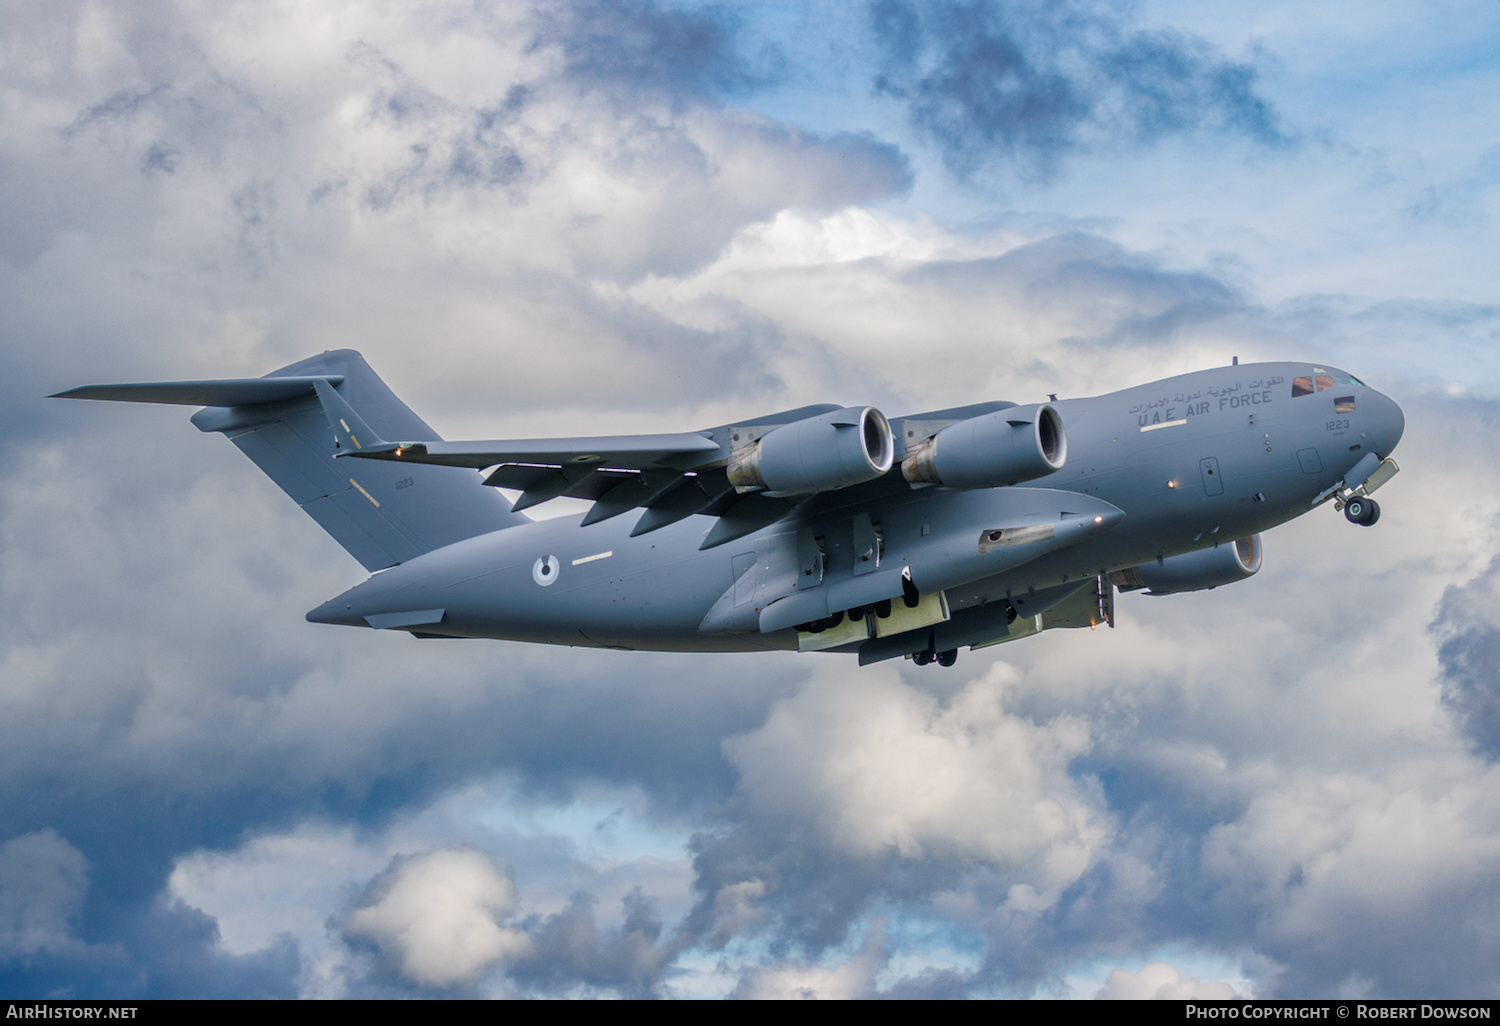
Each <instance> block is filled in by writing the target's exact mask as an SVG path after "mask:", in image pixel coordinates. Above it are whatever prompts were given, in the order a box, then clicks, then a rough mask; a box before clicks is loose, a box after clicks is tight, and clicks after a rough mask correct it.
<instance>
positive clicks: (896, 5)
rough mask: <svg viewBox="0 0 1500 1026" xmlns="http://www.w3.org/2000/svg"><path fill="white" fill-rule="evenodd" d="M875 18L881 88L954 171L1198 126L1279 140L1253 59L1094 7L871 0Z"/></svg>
mask: <svg viewBox="0 0 1500 1026" xmlns="http://www.w3.org/2000/svg"><path fill="white" fill-rule="evenodd" d="M870 19H871V25H872V29H873V31H874V33H875V35H876V38H877V40H878V41H879V45H880V47H881V49H882V52H883V63H882V67H881V72H880V74H879V77H878V78H877V79H876V82H875V84H876V89H877V91H878V92H880V93H883V94H886V95H889V96H891V97H894V98H895V99H897V100H899V101H901V102H902V103H903V104H905V105H906V108H907V111H908V114H909V117H910V119H911V122H912V124H913V126H914V127H915V128H916V129H917V130H918V131H919V132H921V133H922V134H923V135H925V136H926V137H928V138H930V139H931V140H932V141H933V142H934V143H936V144H937V146H938V147H939V149H940V150H941V152H942V154H943V157H944V160H945V161H946V163H947V165H948V167H949V168H950V170H952V171H953V172H954V173H955V174H958V175H959V176H961V177H970V176H972V175H974V174H976V173H979V172H980V171H983V170H993V169H994V168H996V167H997V166H998V165H999V164H1000V163H1001V162H1010V164H1011V167H1012V168H1013V170H1016V171H1019V172H1020V173H1022V174H1023V175H1034V176H1037V177H1041V178H1048V177H1051V176H1053V175H1055V174H1056V173H1057V171H1058V169H1059V166H1060V164H1061V162H1062V160H1063V159H1064V158H1066V157H1067V156H1068V155H1069V154H1070V153H1073V152H1075V151H1080V150H1091V149H1101V148H1103V149H1109V148H1114V147H1118V146H1122V145H1143V144H1149V143H1151V142H1154V141H1156V140H1158V139H1160V138H1162V137H1165V136H1169V135H1179V134H1185V133H1191V132H1198V131H1214V132H1223V133H1226V134H1232V135H1242V136H1245V137H1248V138H1250V139H1252V140H1254V141H1256V142H1258V143H1262V144H1275V143H1280V142H1282V141H1284V137H1283V136H1282V134H1281V132H1280V130H1279V128H1278V127H1277V117H1276V114H1275V112H1274V111H1273V110H1272V108H1271V107H1270V105H1269V104H1268V103H1267V102H1266V101H1265V100H1264V99H1262V98H1261V97H1260V96H1258V95H1257V94H1256V92H1255V80H1256V75H1257V73H1256V71H1255V69H1254V68H1253V67H1251V66H1250V65H1248V64H1243V63H1237V62H1234V61H1231V60H1229V59H1227V58H1226V57H1224V56H1223V55H1222V54H1220V53H1218V52H1217V51H1215V50H1214V48H1212V47H1211V46H1209V45H1208V44H1207V43H1206V42H1204V41H1203V40H1201V39H1197V38H1194V37H1192V36H1188V35H1184V34H1182V33H1178V32H1172V31H1165V30H1158V31H1132V30H1131V29H1130V28H1129V26H1128V25H1127V24H1126V22H1125V20H1124V18H1123V17H1121V16H1119V15H1117V14H1115V13H1114V12H1112V11H1110V10H1109V9H1108V8H1106V7H1104V6H1102V5H1091V4H1082V3H1064V4H1057V3H1018V4H1005V5H999V4H988V3H979V2H953V0H950V2H944V3H941V4H926V3H910V2H906V0H873V2H872V3H871V5H870Z"/></svg>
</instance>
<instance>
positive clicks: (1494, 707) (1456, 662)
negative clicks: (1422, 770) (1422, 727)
mask: <svg viewBox="0 0 1500 1026" xmlns="http://www.w3.org/2000/svg"><path fill="white" fill-rule="evenodd" d="M1428 630H1429V631H1431V632H1432V634H1433V635H1434V636H1435V637H1436V638H1437V641H1438V659H1439V660H1440V661H1441V663H1442V685H1443V705H1445V706H1446V707H1447V708H1448V709H1449V711H1451V712H1452V714H1453V716H1454V718H1455V719H1456V720H1457V721H1458V722H1459V725H1460V727H1461V728H1462V730H1463V731H1464V733H1465V734H1466V735H1467V736H1468V737H1469V739H1470V740H1471V741H1472V742H1473V743H1474V746H1475V748H1476V749H1477V750H1478V751H1479V752H1480V753H1481V754H1482V755H1483V756H1484V758H1485V759H1486V760H1487V761H1490V762H1494V761H1495V760H1496V759H1497V758H1500V557H1496V558H1495V559H1492V560H1491V561H1490V565H1489V566H1488V567H1486V568H1485V570H1484V572H1483V573H1481V574H1480V575H1479V576H1478V577H1475V578H1474V579H1473V580H1471V581H1469V582H1467V583H1465V584H1450V585H1449V586H1448V588H1447V590H1445V591H1444V592H1443V601H1442V603H1441V604H1440V605H1439V606H1438V614H1437V618H1436V619H1434V620H1433V622H1432V624H1431V626H1430V627H1429V628H1428Z"/></svg>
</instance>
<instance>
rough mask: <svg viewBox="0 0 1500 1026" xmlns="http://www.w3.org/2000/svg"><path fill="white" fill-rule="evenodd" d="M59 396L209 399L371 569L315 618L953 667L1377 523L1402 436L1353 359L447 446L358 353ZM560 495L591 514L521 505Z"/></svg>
mask: <svg viewBox="0 0 1500 1026" xmlns="http://www.w3.org/2000/svg"><path fill="white" fill-rule="evenodd" d="M59 396H60V397H64V398H72V399H112V400H121V401H125V402H146V403H177V404H183V405H191V406H202V407H204V409H201V410H199V411H198V412H197V413H195V414H194V415H193V418H192V421H193V423H194V424H195V425H196V426H197V427H198V429H199V430H200V431H217V432H220V433H221V434H224V435H227V436H228V437H229V439H230V440H231V441H232V442H234V444H235V445H237V446H239V448H240V450H241V451H242V452H244V453H245V455H247V456H249V457H250V459H252V460H253V461H255V463H256V464H257V465H258V466H259V467H260V468H261V470H263V471H265V472H266V474H268V475H269V476H270V477H271V479H272V480H273V481H275V482H276V484H278V485H279V486H281V488H282V490H284V491H285V492H286V493H287V494H288V495H290V496H291V497H292V499H293V500H294V501H296V502H297V504H298V505H300V506H301V507H302V508H303V509H304V510H306V511H307V513H308V514H309V515H310V516H311V517H312V518H313V519H314V520H315V521H317V522H318V524H319V525H320V526H321V527H322V528H323V529H324V530H325V531H327V532H328V533H329V534H331V535H332V536H333V537H334V540H336V541H337V542H338V543H339V544H340V545H342V546H343V547H344V548H345V549H346V550H347V551H348V552H349V554H350V555H352V556H353V557H354V558H355V559H357V560H359V562H360V563H362V564H363V565H364V567H365V569H366V570H368V571H370V572H372V574H373V576H371V577H370V579H369V580H367V581H365V582H364V583H363V584H360V585H357V586H355V587H353V588H351V589H350V590H348V591H346V592H345V593H344V594H342V595H339V596H338V597H337V598H333V599H330V600H329V601H327V602H325V603H323V604H322V605H320V606H318V607H317V608H316V609H314V610H312V611H311V612H310V613H308V614H307V619H309V620H311V621H313V622H315V623H329V624H348V625H351V626H358V627H373V628H376V629H382V630H400V631H407V632H409V633H411V634H413V635H415V636H417V637H419V638H505V639H510V640H515V641H533V642H541V643H545V644H554V645H585V646H593V647H600V648H619V649H650V650H658V651H690V652H746V651H757V650H766V649H797V650H800V651H829V652H849V653H858V656H859V661H860V663H861V664H867V663H873V662H878V661H880V660H883V659H892V658H899V657H909V658H912V659H914V660H915V661H916V662H917V663H920V664H926V663H930V662H933V661H934V660H936V661H937V662H938V663H940V664H941V665H943V666H951V665H952V664H953V662H954V660H955V659H956V658H957V654H958V650H959V649H960V648H962V647H965V646H967V647H969V648H980V647H983V646H986V645H992V644H997V643H999V642H1003V641H1011V640H1014V639H1016V638H1020V637H1025V636H1027V635H1030V634H1035V633H1036V632H1038V631H1041V630H1046V629H1048V628H1054V627H1094V626H1098V625H1100V624H1109V625H1110V626H1113V625H1114V604H1115V603H1114V597H1115V591H1116V589H1118V590H1120V591H1131V590H1135V589H1140V588H1146V589H1149V591H1148V594H1152V595H1170V594H1173V593H1175V592H1185V591H1199V590H1203V589H1206V588H1214V587H1217V586H1219V585H1223V584H1231V583H1233V582H1235V581H1241V580H1244V579H1245V578H1247V577H1250V576H1251V575H1253V574H1254V573H1255V572H1256V571H1257V570H1259V569H1260V565H1261V560H1262V558H1263V552H1262V548H1261V539H1260V532H1262V531H1265V530H1267V529H1268V528H1271V527H1275V526H1276V525H1277V524H1282V523H1285V522H1286V521H1288V520H1291V519H1292V518H1294V517H1297V516H1300V515H1302V514H1303V513H1306V512H1308V511H1309V510H1311V509H1313V508H1314V507H1317V506H1319V505H1322V504H1324V503H1328V502H1331V503H1332V504H1333V506H1334V508H1336V509H1340V510H1342V511H1343V513H1344V515H1345V516H1346V517H1347V518H1348V519H1349V520H1350V521H1351V522H1353V523H1356V524H1362V525H1365V526H1369V525H1372V524H1374V523H1375V521H1376V519H1377V518H1378V517H1379V516H1380V509H1379V507H1378V506H1377V505H1376V504H1375V502H1374V501H1373V500H1371V499H1370V498H1369V497H1368V496H1369V494H1370V493H1371V492H1373V491H1375V489H1376V488H1378V487H1380V486H1381V485H1382V484H1384V483H1385V482H1386V481H1388V480H1389V479H1390V478H1391V477H1392V476H1393V475H1394V474H1395V473H1396V472H1397V469H1398V468H1397V466H1396V464H1395V461H1393V460H1392V459H1391V458H1390V453H1391V450H1392V449H1394V448H1395V446H1396V443H1397V442H1398V441H1399V440H1400V438H1401V434H1402V431H1403V429H1404V427H1405V420H1404V418H1403V416H1402V414H1401V409H1400V407H1398V406H1397V405H1396V403H1395V402H1393V401H1392V400H1390V399H1389V398H1387V397H1386V396H1384V395H1382V394H1380V393H1379V392H1377V391H1375V390H1374V389H1372V388H1369V387H1367V386H1365V385H1364V383H1363V382H1361V381H1359V380H1358V379H1357V378H1355V377H1353V376H1352V375H1349V374H1345V373H1344V372H1343V371H1340V370H1338V369H1336V368H1333V367H1319V366H1315V365H1313V364H1310V363H1262V364H1247V365H1244V366H1241V365H1239V364H1238V360H1236V362H1235V365H1232V366H1229V367H1218V368H1215V369H1213V370H1205V371H1199V372H1197V373H1193V374H1184V375H1182V376H1180V377H1175V378H1167V379H1165V380H1163V381H1157V382H1153V383H1151V384H1149V385H1139V386H1137V387H1135V388H1127V389H1125V390H1124V391H1120V392H1111V393H1109V394H1108V395H1102V396H1097V397H1094V398H1091V399H1065V400H1057V399H1056V398H1055V397H1053V399H1052V401H1050V402H1045V403H1032V404H1028V405H1017V404H1015V403H1009V402H989V403H980V404H977V405H973V406H963V407H957V408H954V409H946V410H933V411H930V412H927V413H918V414H915V415H913V416H909V417H901V418H898V419H892V420H888V419H887V418H886V417H885V416H884V415H883V414H882V413H881V412H880V411H879V410H877V409H875V408H874V407H872V406H863V407H847V408H845V407H838V406H831V405H824V406H805V407H802V408H801V409H796V410H787V411H784V412H781V413H773V414H769V415H766V416H757V417H747V418H745V419H743V420H740V421H737V422H736V423H734V424H727V425H723V426H720V427H714V428H708V429H706V430H702V431H691V432H685V433H681V434H656V435H618V436H600V437H592V438H540V439H529V440H521V441H482V442H445V441H443V440H442V439H440V438H439V437H438V436H437V435H436V433H434V432H433V430H432V429H431V428H429V427H428V426H427V425H426V424H425V423H423V422H422V420H421V419H420V418H419V417H417V416H416V414H414V413H413V412H412V411H411V410H410V409H409V408H408V407H407V406H406V405H405V404H404V403H403V402H401V400H399V399H397V398H396V396H395V394H394V393H392V392H391V390H390V389H389V388H388V387H387V386H386V384H385V382H383V381H382V380H381V379H380V378H379V377H378V376H377V375H376V374H375V372H374V371H373V370H371V369H370V367H369V365H368V364H366V363H365V361H364V358H363V357H361V356H360V354H358V353H356V352H353V351H351V350H338V351H334V352H327V353H323V354H322V355H320V356H314V357H311V358H310V359H307V360H302V361H300V362H298V363H294V364H292V365H291V366H288V367H283V368H282V369H281V370H277V371H273V372H272V373H270V374H268V375H267V376H265V377H263V378H245V379H240V378H236V379H228V380H217V381H179V382H150V383H140V384H117V385H89V386H85V387H82V388H75V389H71V390H69V391H66V392H61V393H59ZM501 488H504V489H509V490H512V491H518V492H520V497H519V498H518V499H516V500H515V501H514V502H513V503H508V502H507V500H506V498H505V496H503V495H502V494H501V492H500V491H499V489H501ZM559 496H571V497H574V498H580V499H588V500H591V501H592V502H593V506H592V507H591V508H590V509H589V510H588V512H587V513H584V514H582V515H581V516H570V517H562V518H557V519H552V520H542V521H533V520H531V519H530V518H528V517H524V516H522V515H521V511H522V510H524V509H527V508H529V507H531V506H535V505H537V504H538V503H541V502H545V501H547V500H549V499H553V498H556V497H559Z"/></svg>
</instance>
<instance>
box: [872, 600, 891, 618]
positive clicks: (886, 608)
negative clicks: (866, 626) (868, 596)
mask: <svg viewBox="0 0 1500 1026" xmlns="http://www.w3.org/2000/svg"><path fill="white" fill-rule="evenodd" d="M875 615H876V616H878V617H880V618H881V619H882V620H885V619H887V618H889V617H890V615H891V600H890V599H881V600H880V601H879V602H877V603H875Z"/></svg>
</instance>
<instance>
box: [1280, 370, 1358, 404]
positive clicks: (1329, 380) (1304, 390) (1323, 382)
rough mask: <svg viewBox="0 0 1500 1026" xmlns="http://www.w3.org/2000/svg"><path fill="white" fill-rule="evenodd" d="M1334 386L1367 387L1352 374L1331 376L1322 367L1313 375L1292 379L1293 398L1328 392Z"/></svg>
mask: <svg viewBox="0 0 1500 1026" xmlns="http://www.w3.org/2000/svg"><path fill="white" fill-rule="evenodd" d="M1334 385H1345V386H1348V385H1354V386H1356V387H1359V388H1364V387H1366V386H1365V383H1364V382H1363V381H1361V380H1359V379H1358V378H1356V377H1354V376H1353V375H1352V374H1329V373H1328V372H1327V371H1326V370H1324V369H1323V368H1322V367H1314V368H1313V373H1312V374H1308V375H1306V376H1304V377H1300V378H1293V379H1292V398H1293V399H1295V398H1297V396H1299V395H1312V394H1313V393H1314V392H1326V391H1328V390H1329V389H1330V388H1332V387H1333V386H1334Z"/></svg>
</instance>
